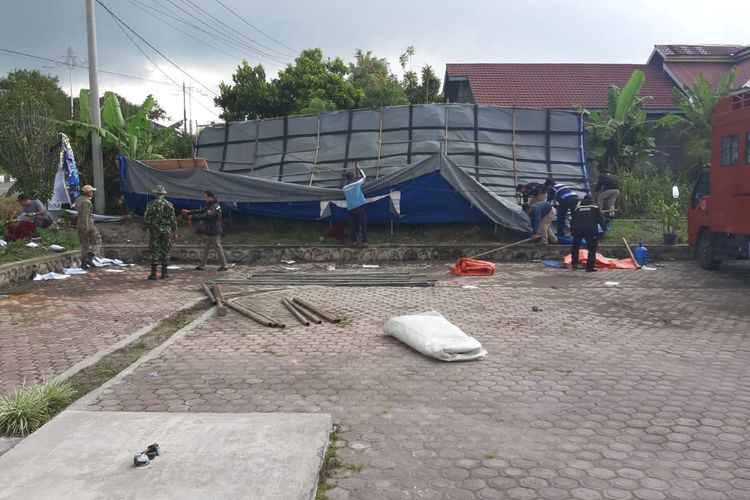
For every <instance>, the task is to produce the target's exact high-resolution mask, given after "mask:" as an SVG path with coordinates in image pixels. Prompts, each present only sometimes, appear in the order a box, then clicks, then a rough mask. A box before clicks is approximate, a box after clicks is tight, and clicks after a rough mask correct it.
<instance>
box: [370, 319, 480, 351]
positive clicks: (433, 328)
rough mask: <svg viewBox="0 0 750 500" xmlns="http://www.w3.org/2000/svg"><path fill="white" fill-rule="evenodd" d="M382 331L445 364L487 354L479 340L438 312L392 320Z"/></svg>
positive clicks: (386, 323)
mask: <svg viewBox="0 0 750 500" xmlns="http://www.w3.org/2000/svg"><path fill="white" fill-rule="evenodd" d="M383 329H384V330H385V333H387V334H388V335H393V336H394V337H396V338H397V339H399V340H400V341H401V342H403V343H404V344H406V345H408V346H409V347H412V348H413V349H415V350H417V351H419V352H420V353H422V354H424V355H425V356H429V357H431V358H435V359H439V360H442V361H470V360H473V359H481V358H484V357H485V356H486V355H487V351H485V350H484V349H483V348H482V344H480V343H479V341H478V340H477V339H475V338H474V337H469V336H468V335H466V334H465V333H464V332H463V331H461V329H460V328H458V327H457V326H456V325H454V324H453V323H451V322H450V321H448V320H447V319H445V318H444V317H443V315H442V314H440V313H439V312H437V311H428V312H425V313H420V314H411V315H408V316H398V317H395V318H391V319H389V320H388V321H386V322H385V325H383Z"/></svg>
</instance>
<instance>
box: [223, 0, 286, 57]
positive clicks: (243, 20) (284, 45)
mask: <svg viewBox="0 0 750 500" xmlns="http://www.w3.org/2000/svg"><path fill="white" fill-rule="evenodd" d="M216 3H218V4H219V5H221V6H222V7H224V8H225V9H227V10H228V11H229V12H231V13H232V14H234V16H235V17H237V18H238V19H239V20H240V21H242V22H243V23H245V24H247V25H248V26H250V27H251V28H252V29H254V30H255V31H257V32H258V33H260V34H261V35H263V36H264V37H266V38H268V39H269V40H272V41H274V42H276V43H278V44H279V45H281V46H282V47H285V48H287V49H289V50H291V51H292V53H294V54H296V53H297V52H299V50H297V49H293V48H292V47H290V46H289V45H286V44H285V43H282V42H280V41H278V40H276V39H275V38H273V37H272V36H271V35H267V34H266V33H264V32H263V31H261V30H260V29H259V28H258V27H256V26H255V25H254V24H252V23H251V22H250V21H247V20H246V19H245V18H244V17H242V16H240V15H239V14H237V13H236V12H235V11H233V10H232V9H230V8H229V7H227V6H226V4H224V2H222V1H221V0H216Z"/></svg>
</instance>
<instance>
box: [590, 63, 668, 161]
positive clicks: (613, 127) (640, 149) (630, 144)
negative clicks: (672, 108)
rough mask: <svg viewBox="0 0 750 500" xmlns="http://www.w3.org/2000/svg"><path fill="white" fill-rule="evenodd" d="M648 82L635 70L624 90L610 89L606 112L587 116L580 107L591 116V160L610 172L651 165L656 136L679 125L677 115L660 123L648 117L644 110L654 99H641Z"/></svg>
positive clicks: (659, 120) (663, 118) (665, 117)
mask: <svg viewBox="0 0 750 500" xmlns="http://www.w3.org/2000/svg"><path fill="white" fill-rule="evenodd" d="M645 81H646V75H645V74H644V73H643V72H642V71H640V70H635V71H634V72H633V74H632V75H631V76H630V79H629V80H628V82H627V83H626V84H625V86H624V87H623V88H622V89H620V88H618V87H616V86H615V85H611V86H610V88H609V93H608V95H607V105H606V107H605V109H604V110H602V111H598V112H588V111H587V110H585V109H583V108H581V107H579V110H580V111H581V112H583V113H584V114H587V115H588V120H587V123H586V132H587V133H588V148H589V158H590V159H593V160H598V161H599V163H600V165H602V166H603V168H605V169H607V170H612V171H618V170H621V169H627V170H630V169H632V168H633V167H635V166H643V165H648V164H650V162H651V159H652V158H653V157H654V155H655V154H656V153H657V149H656V143H655V140H654V133H655V132H656V131H657V130H658V129H660V128H662V127H669V126H673V125H675V124H677V123H679V121H680V119H679V118H678V117H676V116H674V115H666V116H664V117H662V118H660V119H658V120H652V119H649V118H648V117H647V115H646V112H645V111H644V109H643V106H644V103H646V102H647V101H648V100H650V99H651V97H650V96H639V95H638V94H639V93H640V91H641V88H642V87H643V84H644V83H645Z"/></svg>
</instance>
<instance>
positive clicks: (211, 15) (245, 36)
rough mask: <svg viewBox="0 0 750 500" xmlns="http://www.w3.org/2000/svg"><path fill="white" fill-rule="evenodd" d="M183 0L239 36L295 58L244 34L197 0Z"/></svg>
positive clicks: (283, 55) (281, 54)
mask: <svg viewBox="0 0 750 500" xmlns="http://www.w3.org/2000/svg"><path fill="white" fill-rule="evenodd" d="M183 1H184V2H187V3H189V4H190V5H192V6H193V7H195V8H196V9H198V10H199V11H201V12H203V13H204V14H206V15H207V16H208V17H210V18H211V19H213V20H215V21H216V22H218V23H219V24H221V25H222V26H224V27H226V28H228V29H230V30H232V31H233V32H235V33H237V34H238V35H239V36H241V37H242V38H244V39H245V40H248V41H249V42H251V43H254V44H256V45H258V46H260V47H263V48H264V49H268V50H270V51H272V52H275V53H277V54H279V55H280V56H282V57H287V58H293V57H294V54H288V53H286V52H281V51H278V50H276V49H274V48H272V47H269V46H268V45H263V44H262V43H260V42H258V41H257V40H253V39H252V38H250V37H248V36H247V35H244V34H243V33H241V32H239V31H237V30H236V29H234V28H233V27H231V26H229V25H228V24H227V23H225V22H224V21H222V20H221V19H219V18H217V17H216V16H214V15H213V14H211V13H210V12H208V11H207V10H205V9H203V8H202V7H200V6H198V5H197V4H196V3H195V2H193V0H183Z"/></svg>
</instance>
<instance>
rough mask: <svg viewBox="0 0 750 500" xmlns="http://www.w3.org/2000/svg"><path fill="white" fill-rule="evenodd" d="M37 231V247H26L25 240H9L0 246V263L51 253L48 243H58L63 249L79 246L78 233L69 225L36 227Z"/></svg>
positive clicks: (75, 248) (72, 248)
mask: <svg viewBox="0 0 750 500" xmlns="http://www.w3.org/2000/svg"><path fill="white" fill-rule="evenodd" d="M37 233H38V234H39V237H40V238H41V240H40V241H37V242H36V243H38V244H39V246H38V247H34V248H29V247H27V246H26V243H28V242H27V241H11V242H8V244H7V245H6V246H4V247H2V248H0V264H5V263H8V262H17V261H19V260H26V259H31V258H33V257H39V256H42V255H52V254H53V252H52V251H51V250H50V249H49V248H48V247H49V246H50V245H60V246H61V247H64V248H65V250H77V249H78V248H80V247H81V245H80V243H79V242H78V233H76V231H75V229H73V228H71V227H60V228H57V229H51V228H48V229H42V228H38V229H37Z"/></svg>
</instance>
